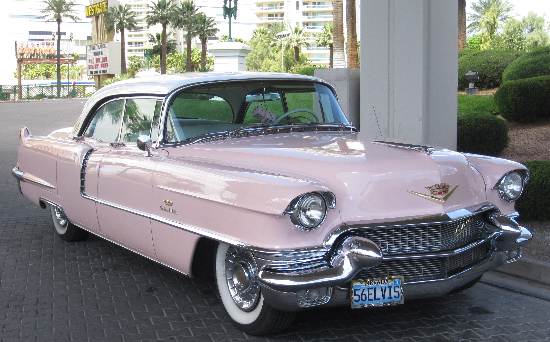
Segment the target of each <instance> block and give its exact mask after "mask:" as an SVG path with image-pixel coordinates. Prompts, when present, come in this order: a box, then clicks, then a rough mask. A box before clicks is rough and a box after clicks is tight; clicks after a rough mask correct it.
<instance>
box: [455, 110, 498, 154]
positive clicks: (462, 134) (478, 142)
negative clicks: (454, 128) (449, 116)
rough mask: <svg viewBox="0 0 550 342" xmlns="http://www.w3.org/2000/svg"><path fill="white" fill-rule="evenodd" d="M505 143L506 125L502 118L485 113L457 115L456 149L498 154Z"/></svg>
mask: <svg viewBox="0 0 550 342" xmlns="http://www.w3.org/2000/svg"><path fill="white" fill-rule="evenodd" d="M507 145H508V126H507V125H506V122H505V121H504V120H503V119H501V118H499V117H497V116H495V115H491V114H487V113H474V114H464V115H460V116H459V117H458V132H457V149H458V151H460V152H470V153H477V154H485V155H490V156H498V155H499V154H500V153H501V152H502V150H504V149H505V148H506V146H507Z"/></svg>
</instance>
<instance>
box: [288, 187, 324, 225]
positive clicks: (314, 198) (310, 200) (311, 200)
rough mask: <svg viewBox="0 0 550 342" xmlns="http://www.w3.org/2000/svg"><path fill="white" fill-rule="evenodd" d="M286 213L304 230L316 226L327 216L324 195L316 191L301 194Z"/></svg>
mask: <svg viewBox="0 0 550 342" xmlns="http://www.w3.org/2000/svg"><path fill="white" fill-rule="evenodd" d="M287 213H288V214H289V215H290V220H291V221H292V223H294V224H295V225H296V226H298V227H300V228H301V229H304V230H311V229H314V228H316V227H318V226H319V225H320V224H321V223H323V221H324V220H325V217H326V216H327V202H326V200H325V197H323V196H322V195H321V194H318V193H316V192H312V193H309V194H305V195H302V196H300V197H298V198H297V199H295V200H294V201H293V203H291V205H290V206H289V208H288V210H287Z"/></svg>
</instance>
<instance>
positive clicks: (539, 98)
mask: <svg viewBox="0 0 550 342" xmlns="http://www.w3.org/2000/svg"><path fill="white" fill-rule="evenodd" d="M495 100H496V103H497V106H498V109H499V111H500V113H501V115H502V116H504V117H505V118H506V119H508V120H510V121H517V122H534V121H537V120H543V119H548V118H550V76H540V77H532V78H525V79H521V80H515V81H508V82H506V83H504V84H503V85H502V86H501V87H500V89H499V90H498V91H497V92H496V94H495Z"/></svg>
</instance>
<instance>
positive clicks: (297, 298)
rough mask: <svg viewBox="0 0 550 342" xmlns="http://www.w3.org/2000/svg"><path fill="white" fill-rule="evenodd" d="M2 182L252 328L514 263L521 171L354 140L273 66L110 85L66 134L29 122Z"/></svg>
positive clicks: (519, 240)
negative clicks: (209, 294) (193, 285)
mask: <svg viewBox="0 0 550 342" xmlns="http://www.w3.org/2000/svg"><path fill="white" fill-rule="evenodd" d="M20 140H21V144H20V147H19V152H18V161H17V165H16V167H15V168H14V169H13V174H14V176H15V177H16V178H17V180H18V181H19V183H20V188H21V192H22V193H23V195H24V196H25V197H27V198H28V199H29V200H31V201H32V202H34V203H36V204H37V205H39V206H41V207H42V208H47V209H48V210H49V211H50V212H51V216H52V220H53V226H54V228H55V232H56V233H57V234H58V235H59V236H60V237H61V238H62V239H64V240H66V241H75V240H80V239H82V238H84V237H85V236H86V235H87V234H88V233H92V234H95V235H98V236H100V237H102V238H104V239H107V240H109V241H112V242H114V243H116V244H118V245H120V246H123V247H125V248H127V249H129V250H132V251H134V252H136V253H137V254H140V255H143V256H145V257H147V258H149V259H151V260H154V261H157V262H159V263H161V264H163V265H166V266H168V267H170V268H172V269H174V270H177V271H179V272H181V273H183V274H187V275H190V276H205V277H208V276H211V277H212V278H213V280H214V281H215V282H216V284H217V287H218V290H219V295H220V298H221V303H222V305H223V306H224V308H225V310H226V311H227V314H228V316H229V317H230V318H231V320H232V321H233V322H234V323H235V324H236V325H237V326H239V327H240V328H241V329H242V330H243V331H245V332H248V333H250V334H267V333H272V332H276V331H281V330H283V329H284V328H286V327H287V326H288V325H289V324H290V323H291V322H292V318H293V314H292V313H293V312H296V311H299V310H303V309H306V308H311V307H332V306H348V307H351V308H367V309H368V308H370V307H376V306H383V305H398V304H403V303H405V302H406V301H408V300H410V299H415V298H427V297H436V296H442V295H446V294H448V293H450V292H453V291H458V290H462V289H465V288H468V287H469V286H472V285H473V284H475V283H476V282H477V281H478V280H479V278H480V277H481V276H482V275H483V273H484V272H486V271H488V270H491V269H494V268H495V267H497V266H499V265H502V264H504V263H507V262H512V261H514V260H517V259H518V258H519V257H520V256H521V246H522V245H523V244H524V243H525V242H526V241H528V240H529V239H530V237H531V234H530V232H529V230H528V229H526V228H524V227H521V226H519V225H518V224H517V222H516V218H517V216H518V214H517V212H516V211H515V209H514V202H515V201H516V200H517V199H518V198H519V196H520V195H521V193H522V191H523V188H524V187H525V184H526V182H527V180H528V171H527V169H526V168H525V167H524V166H523V165H521V164H518V163H515V162H512V161H508V160H503V159H498V158H491V157H485V156H480V155H472V154H461V153H457V152H453V151H449V150H444V149H437V148H432V147H427V146H419V145H408V144H402V143H394V142H387V141H373V142H365V141H362V140H361V139H359V137H358V133H357V131H356V129H355V128H354V127H352V126H350V124H349V122H348V120H347V119H346V116H345V115H344V113H342V111H341V109H340V106H339V105H338V102H337V99H336V94H335V91H334V89H333V88H332V87H331V86H330V85H329V84H327V83H326V82H324V81H322V80H320V79H317V78H312V77H306V76H299V75H289V74H269V73H229V74H219V73H201V74H186V75H185V76H156V77H152V78H146V79H134V80H129V81H123V82H119V83H115V84H112V85H110V86H107V87H105V88H103V89H100V90H99V91H97V92H96V93H95V94H94V95H93V96H92V97H91V98H90V99H89V100H88V102H87V103H86V105H85V107H84V110H83V112H82V115H81V116H80V117H79V118H78V120H76V123H75V125H74V127H71V128H62V129H60V130H57V131H54V132H52V133H51V134H49V135H48V136H33V135H31V133H30V132H29V130H28V129H27V128H23V129H22V130H21V133H20Z"/></svg>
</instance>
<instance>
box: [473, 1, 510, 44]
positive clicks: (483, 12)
mask: <svg viewBox="0 0 550 342" xmlns="http://www.w3.org/2000/svg"><path fill="white" fill-rule="evenodd" d="M511 10H512V6H511V5H510V3H509V2H508V0H478V1H477V2H476V3H474V4H472V12H473V13H472V14H470V16H469V19H470V25H468V29H469V30H470V31H471V32H479V33H480V34H481V46H482V48H488V47H489V46H490V44H491V42H492V41H493V38H495V36H496V34H497V31H498V29H499V26H500V24H501V23H504V21H506V19H508V15H509V13H510V11H511Z"/></svg>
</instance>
